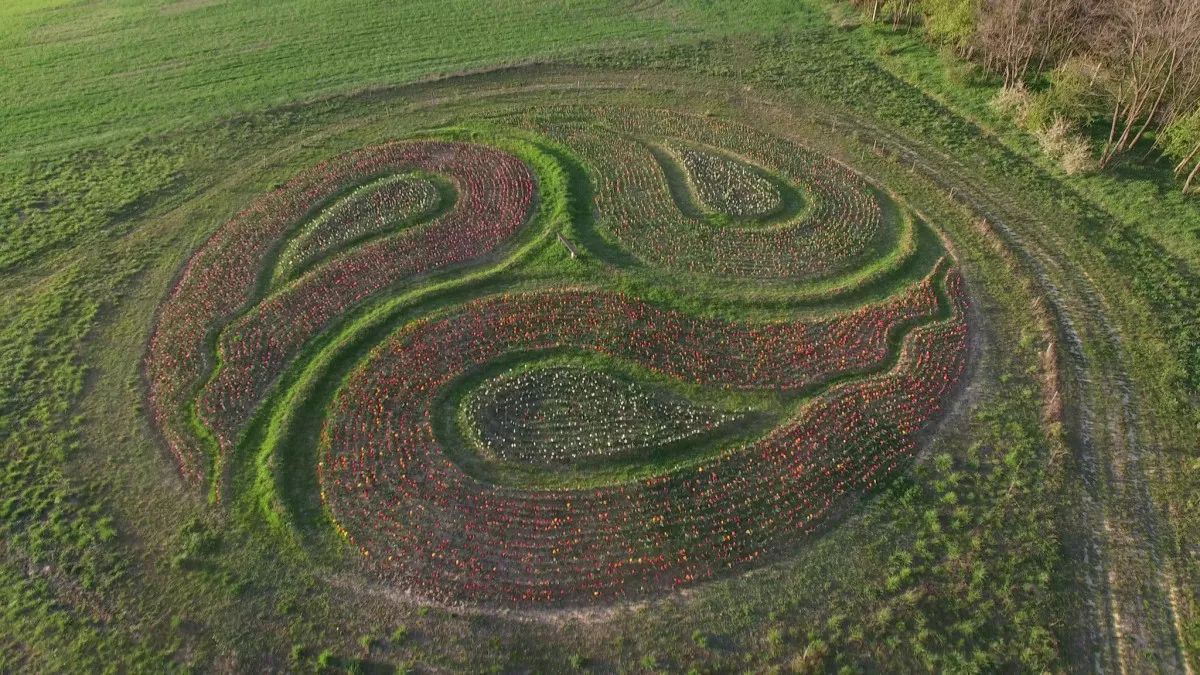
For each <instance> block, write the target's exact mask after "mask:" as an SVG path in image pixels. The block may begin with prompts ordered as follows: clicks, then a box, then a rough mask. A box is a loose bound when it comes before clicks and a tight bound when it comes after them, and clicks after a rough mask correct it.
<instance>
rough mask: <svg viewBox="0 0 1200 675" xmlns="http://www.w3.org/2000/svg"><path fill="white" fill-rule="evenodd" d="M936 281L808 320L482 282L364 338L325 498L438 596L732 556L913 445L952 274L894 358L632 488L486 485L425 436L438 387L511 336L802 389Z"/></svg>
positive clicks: (956, 348)
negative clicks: (452, 304) (735, 318)
mask: <svg viewBox="0 0 1200 675" xmlns="http://www.w3.org/2000/svg"><path fill="white" fill-rule="evenodd" d="M933 283H934V282H933V280H928V281H926V282H925V283H923V284H920V285H918V287H916V288H914V289H913V290H912V291H911V292H909V293H907V294H905V295H904V296H902V297H900V298H898V299H895V300H892V301H889V302H886V303H882V304H880V305H877V306H872V307H868V308H866V309H864V310H861V311H858V312H854V313H852V314H850V315H847V316H843V317H838V318H836V319H832V320H830V321H827V322H819V323H796V322H793V323H777V324H764V325H749V324H740V323H729V322H722V321H717V320H700V319H692V318H688V317H686V316H681V315H678V314H674V313H670V312H662V311H660V310H656V309H654V308H653V307H650V306H648V305H646V304H644V303H640V302H637V301H633V300H629V299H627V298H624V297H621V296H618V295H608V294H590V293H574V292H555V293H548V294H535V295H517V296H502V297H498V298H488V299H485V300H481V301H477V302H474V303H471V304H469V305H466V306H464V307H463V308H462V310H461V311H457V312H455V313H454V314H453V315H451V316H448V317H445V318H439V319H431V320H423V321H419V322H417V323H415V324H413V325H410V326H409V327H408V328H405V329H404V330H402V331H401V332H400V333H399V334H397V335H396V336H395V337H394V338H392V339H390V340H388V341H387V342H385V343H384V344H382V345H381V346H380V347H379V348H377V349H376V350H375V352H374V353H373V354H372V355H371V357H370V358H368V359H367V360H366V361H365V362H364V363H363V365H362V366H361V367H360V368H359V369H358V370H357V371H356V372H355V373H354V374H353V376H352V377H351V379H350V381H349V382H348V383H347V385H346V386H345V388H344V389H343V390H342V392H341V393H340V394H339V396H338V397H337V400H336V401H335V402H334V404H333V407H332V409H331V410H330V413H329V417H328V421H327V423H326V427H325V431H324V439H323V447H324V448H325V450H324V452H323V456H322V459H321V462H320V467H319V468H320V477H321V478H320V480H321V486H322V499H323V500H324V501H325V503H326V504H327V505H328V506H329V508H330V510H331V511H332V513H333V515H334V517H335V519H336V521H337V523H338V527H339V528H340V529H341V530H342V531H343V533H344V534H345V535H346V536H347V537H348V538H350V540H351V541H353V542H354V543H355V544H356V545H357V546H358V547H359V548H360V550H361V551H362V553H363V555H364V556H366V557H367V558H369V559H370V561H371V562H372V563H373V564H374V565H375V566H376V567H377V569H378V571H379V572H380V573H381V574H383V575H385V576H387V577H388V578H390V579H391V580H393V582H394V583H396V584H397V585H399V586H401V587H403V588H405V589H408V590H410V591H412V592H414V593H416V594H418V595H420V596H421V597H432V598H436V599H439V600H447V601H471V602H480V601H489V602H500V603H502V604H506V605H535V604H538V603H572V602H579V601H584V600H596V599H614V598H640V597H645V596H648V595H652V594H655V593H657V592H661V591H663V590H667V589H671V588H675V587H677V586H680V585H685V584H688V583H691V582H694V581H697V580H700V579H704V578H707V577H709V576H711V575H713V574H714V573H716V572H717V571H720V570H727V569H730V568H733V567H734V566H739V567H740V566H742V565H745V564H747V563H751V562H753V561H755V560H757V559H758V558H759V557H760V556H763V555H764V554H768V553H770V552H772V551H775V550H778V549H779V547H780V546H781V545H782V543H783V542H784V541H786V540H787V539H788V535H792V534H803V533H808V532H812V531H813V530H814V529H815V527H816V526H817V524H818V522H820V521H821V520H822V518H823V517H824V516H825V515H826V514H827V513H828V512H829V511H830V510H831V509H833V508H834V507H835V506H836V505H837V504H838V503H839V502H840V501H841V500H842V499H843V498H844V497H845V496H847V495H850V494H854V493H858V492H860V491H861V490H863V489H867V488H870V487H871V486H873V485H874V484H875V483H876V482H877V481H878V480H880V479H881V478H883V477H884V476H886V475H887V474H888V473H889V472H891V471H893V470H894V469H896V468H897V466H899V463H900V460H901V458H903V457H904V456H906V455H909V454H911V453H912V451H913V450H914V448H915V441H914V435H915V434H916V433H917V432H918V431H919V430H920V429H921V427H922V426H923V425H924V424H925V423H926V422H928V421H929V420H930V419H931V418H932V417H933V416H934V415H935V414H936V413H937V412H938V411H939V410H940V409H941V405H942V400H943V398H944V397H945V395H946V394H947V393H948V392H949V391H950V389H951V387H952V386H953V384H954V383H955V381H956V380H957V378H958V376H959V374H960V373H961V372H962V368H963V363H964V358H965V348H966V323H965V307H966V301H965V299H964V298H963V295H962V290H961V282H960V279H959V277H958V275H957V273H953V272H952V273H951V274H950V275H949V276H948V277H947V278H946V291H947V293H948V294H949V296H950V298H951V300H950V302H951V303H952V304H953V308H952V310H951V311H952V316H951V318H950V319H949V320H947V321H945V322H941V323H935V324H932V325H930V326H927V327H922V328H918V329H915V330H913V331H912V333H911V335H910V336H909V337H908V339H907V340H906V342H905V344H904V349H903V354H902V356H901V357H900V365H899V366H898V367H897V368H896V369H895V370H894V371H892V372H889V373H888V374H886V375H882V376H879V377H869V378H866V379H864V380H861V381H858V382H854V383H851V384H847V385H844V386H837V387H834V388H833V389H831V390H829V391H828V392H827V393H826V394H824V395H822V396H821V397H819V398H818V399H817V400H815V401H814V402H813V403H811V404H810V405H808V406H806V407H805V408H804V409H803V411H802V412H801V414H800V415H799V416H798V417H797V418H796V419H794V420H792V421H791V422H789V423H788V424H786V425H785V426H784V427H782V428H780V429H777V430H776V431H775V432H773V433H771V434H770V435H769V436H768V437H767V438H765V439H763V440H762V441H760V442H758V443H754V444H752V445H748V446H745V447H743V448H739V449H736V450H734V451H731V452H729V453H727V454H725V455H723V456H721V457H719V458H717V459H714V460H712V461H710V462H707V463H705V464H704V465H702V466H695V467H692V468H691V469H690V470H684V471H678V472H675V473H672V474H668V475H663V476H659V477H656V478H653V479H649V480H646V481H641V482H638V483H636V484H619V485H614V486H609V487H604V488H600V489H588V490H541V491H539V490H515V489H511V488H505V487H502V486H494V485H488V484H484V483H481V482H479V481H477V480H476V479H474V478H472V477H470V476H468V475H466V474H465V473H464V472H463V471H462V470H461V469H460V468H459V467H458V466H457V465H456V464H455V463H454V462H452V461H449V460H448V459H447V458H446V456H445V454H444V452H443V450H442V448H441V446H440V443H439V440H438V439H437V438H436V436H435V434H434V432H433V428H432V426H431V423H430V419H431V415H432V414H433V402H434V400H435V399H436V397H437V395H438V392H439V390H440V389H441V388H443V387H445V386H446V385H447V383H448V382H450V381H451V380H452V379H453V378H454V377H456V376H458V375H460V374H461V373H463V372H465V371H466V370H467V369H468V368H470V367H472V365H474V364H478V363H482V362H485V361H487V360H490V359H494V358H496V357H498V356H500V355H502V354H504V353H506V352H509V351H512V350H536V349H548V348H553V347H561V346H564V345H568V346H571V347H574V348H577V349H585V350H595V351H598V352H602V353H605V354H608V355H610V356H614V357H618V358H624V359H628V360H631V361H634V362H636V363H638V364H640V365H642V366H644V367H647V368H651V369H654V370H656V371H659V372H661V373H664V374H667V375H670V376H673V377H677V378H680V379H682V380H687V381H693V380H694V381H698V382H703V383H708V384H713V385H719V386H728V387H782V388H786V387H802V386H811V385H812V384H814V383H817V382H820V381H822V380H824V379H829V378H831V377H832V376H834V375H836V374H838V373H844V372H846V371H847V370H852V369H854V368H856V367H866V366H869V365H871V364H872V362H874V361H882V360H883V359H884V358H885V357H886V354H887V346H886V342H887V340H886V336H887V335H888V333H889V332H891V331H892V330H895V329H898V328H899V327H900V325H901V324H902V323H904V322H905V321H907V320H911V319H913V318H915V317H918V316H925V317H931V316H932V315H933V314H934V313H935V312H936V310H937V305H938V300H937V295H936V293H935V292H934V289H933V288H932V286H933ZM718 345H725V346H726V348H725V349H720V348H716V347H717V346H718ZM793 355H794V356H793ZM789 357H790V358H789Z"/></svg>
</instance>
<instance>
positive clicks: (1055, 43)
mask: <svg viewBox="0 0 1200 675" xmlns="http://www.w3.org/2000/svg"><path fill="white" fill-rule="evenodd" d="M1091 6H1092V5H1091V3H1089V2H1087V0H987V2H984V3H983V4H982V5H981V6H980V16H979V28H978V32H977V34H976V40H977V41H978V43H979V48H980V51H981V53H982V54H983V55H984V61H985V64H986V65H987V66H988V67H989V68H990V69H992V70H993V71H995V72H997V73H1001V74H1003V75H1004V86H1006V87H1011V86H1016V84H1017V83H1018V82H1024V81H1025V80H1026V79H1027V78H1028V77H1029V76H1030V75H1031V74H1033V75H1037V74H1040V73H1041V72H1042V71H1043V70H1044V69H1045V68H1046V67H1047V66H1052V65H1054V64H1055V63H1057V62H1059V61H1060V60H1063V59H1065V58H1067V57H1068V56H1070V55H1071V54H1072V53H1073V52H1074V51H1075V50H1076V49H1077V48H1078V47H1079V44H1080V41H1081V39H1082V37H1083V35H1084V33H1085V31H1087V30H1088V27H1089V24H1090V20H1091V12H1090V11H1089V7H1091ZM1035 59H1036V65H1035V61H1034V60H1035Z"/></svg>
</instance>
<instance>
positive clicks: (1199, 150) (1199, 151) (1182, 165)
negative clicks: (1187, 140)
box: [1175, 143, 1200, 176]
mask: <svg viewBox="0 0 1200 675" xmlns="http://www.w3.org/2000/svg"><path fill="white" fill-rule="evenodd" d="M1196 155H1200V143H1197V144H1196V147H1195V148H1193V149H1192V152H1191V154H1189V155H1188V156H1187V157H1184V158H1183V161H1182V162H1180V163H1178V164H1176V165H1175V175H1176V176H1178V175H1179V174H1180V173H1181V172H1182V171H1183V170H1184V169H1185V168H1187V165H1188V162H1191V161H1192V160H1193V159H1195V158H1196Z"/></svg>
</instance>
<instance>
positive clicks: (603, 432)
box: [464, 366, 739, 465]
mask: <svg viewBox="0 0 1200 675" xmlns="http://www.w3.org/2000/svg"><path fill="white" fill-rule="evenodd" d="M464 412H465V413H466V416H467V422H468V425H469V433H470V435H471V436H472V440H474V442H475V443H477V444H478V446H479V448H480V450H481V451H482V452H483V454H484V455H485V456H488V457H490V458H495V459H498V460H500V461H512V462H520V463H528V464H560V465H562V464H566V465H569V464H572V463H576V462H582V461H586V460H588V459H592V458H597V457H601V458H603V457H620V456H627V457H636V456H637V455H638V454H639V452H644V451H647V450H651V449H653V448H656V447H662V446H665V445H669V444H671V443H675V442H678V441H682V440H687V439H694V438H696V437H697V436H700V435H702V434H706V433H710V432H712V431H714V430H717V429H720V428H722V427H724V426H727V425H728V424H729V423H730V422H733V421H736V420H737V419H738V417H739V415H738V414H737V413H736V412H734V411H731V412H724V411H720V410H715V409H713V408H710V407H707V406H697V405H691V404H689V403H688V402H687V401H685V400H672V399H670V398H668V397H665V396H661V395H655V392H651V391H648V390H646V388H644V387H641V386H639V385H638V384H636V383H633V382H626V381H622V380H619V379H616V378H614V377H611V376H608V375H606V374H604V373H603V372H599V371H593V370H589V369H584V368H579V367H570V366H557V367H555V366H550V367H545V368H537V369H534V370H528V371H524V372H521V373H516V374H511V375H506V376H503V377H499V378H496V379H494V380H492V381H489V382H487V383H486V384H485V385H484V386H482V387H480V388H479V390H478V391H477V392H476V393H474V395H473V396H472V398H471V400H470V401H469V402H468V403H467V404H466V405H465V406H464Z"/></svg>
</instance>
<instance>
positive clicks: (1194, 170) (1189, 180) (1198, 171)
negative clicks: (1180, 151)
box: [1183, 162, 1200, 195]
mask: <svg viewBox="0 0 1200 675" xmlns="http://www.w3.org/2000/svg"><path fill="white" fill-rule="evenodd" d="M1196 174H1200V162H1196V166H1194V167H1192V172H1191V173H1190V174H1188V177H1187V180H1186V181H1184V183H1183V194H1185V195H1186V194H1187V193H1188V190H1189V189H1191V187H1192V181H1194V180H1196Z"/></svg>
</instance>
